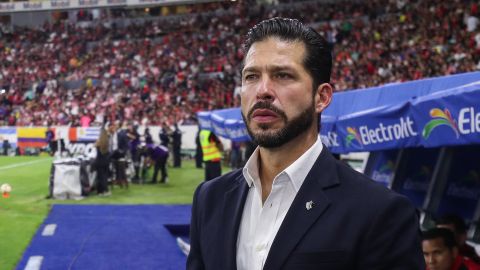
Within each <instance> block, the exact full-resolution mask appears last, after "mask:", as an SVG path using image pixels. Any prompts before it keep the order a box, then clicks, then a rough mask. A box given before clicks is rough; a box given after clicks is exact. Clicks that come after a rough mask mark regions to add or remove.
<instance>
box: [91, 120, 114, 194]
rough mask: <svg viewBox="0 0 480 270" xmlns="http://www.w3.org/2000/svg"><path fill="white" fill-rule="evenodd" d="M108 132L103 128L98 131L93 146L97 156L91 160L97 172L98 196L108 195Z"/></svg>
mask: <svg viewBox="0 0 480 270" xmlns="http://www.w3.org/2000/svg"><path fill="white" fill-rule="evenodd" d="M108 142H109V137H108V132H107V130H106V129H105V128H102V129H101V131H100V136H99V137H98V139H97V141H96V143H95V147H96V148H97V157H96V158H95V160H94V162H93V169H94V170H95V171H96V172H97V178H96V180H97V181H96V184H97V185H96V186H97V194H98V195H100V196H109V195H110V194H111V193H110V192H109V190H108V176H109V167H110V153H109V151H108Z"/></svg>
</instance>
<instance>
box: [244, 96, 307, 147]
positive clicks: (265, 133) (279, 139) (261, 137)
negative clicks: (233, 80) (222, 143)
mask: <svg viewBox="0 0 480 270" xmlns="http://www.w3.org/2000/svg"><path fill="white" fill-rule="evenodd" d="M256 109H267V110H270V111H272V112H274V113H276V114H277V115H278V116H279V117H280V118H281V120H282V121H283V122H284V123H285V126H284V127H283V128H281V129H279V130H269V129H270V128H269V126H270V124H264V123H260V124H258V127H259V128H260V129H261V131H257V132H253V131H252V130H251V129H250V125H249V124H250V122H251V120H252V114H253V112H254V111H255V110H256ZM314 113H315V106H314V104H313V102H312V104H311V106H309V107H308V108H306V109H305V110H304V111H302V113H300V115H298V116H297V117H295V118H293V119H291V120H288V118H287V115H286V114H285V112H283V111H282V110H280V109H278V108H276V107H275V106H273V105H272V104H271V103H270V102H265V101H260V102H258V103H256V104H255V105H254V106H253V107H252V109H250V111H249V112H248V114H247V117H245V115H244V114H243V112H242V117H243V121H244V122H245V126H246V127H247V131H248V134H249V135H250V137H251V138H252V140H253V142H254V143H256V144H257V145H259V146H261V147H265V148H276V147H280V146H282V145H284V144H285V143H287V142H289V141H291V140H292V139H294V138H296V137H297V136H298V135H300V134H301V133H303V132H305V131H307V130H308V129H309V128H310V127H311V126H312V123H313V114H314Z"/></svg>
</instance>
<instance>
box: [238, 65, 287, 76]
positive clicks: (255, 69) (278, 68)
mask: <svg viewBox="0 0 480 270" xmlns="http://www.w3.org/2000/svg"><path fill="white" fill-rule="evenodd" d="M267 69H268V71H269V72H279V71H295V69H294V68H293V67H291V66H287V65H282V66H279V65H274V66H269V67H267ZM258 70H259V68H258V67H255V66H252V67H246V68H244V69H243V70H242V74H243V73H245V72H258Z"/></svg>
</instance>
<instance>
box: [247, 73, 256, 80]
mask: <svg viewBox="0 0 480 270" xmlns="http://www.w3.org/2000/svg"><path fill="white" fill-rule="evenodd" d="M257 77H258V76H257V75H256V74H247V75H245V81H250V80H254V79H256V78H257Z"/></svg>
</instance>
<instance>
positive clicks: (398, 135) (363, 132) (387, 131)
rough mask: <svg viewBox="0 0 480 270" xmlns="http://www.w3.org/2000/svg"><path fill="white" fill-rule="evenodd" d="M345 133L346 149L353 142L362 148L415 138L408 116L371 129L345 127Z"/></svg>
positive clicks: (411, 122)
mask: <svg viewBox="0 0 480 270" xmlns="http://www.w3.org/2000/svg"><path fill="white" fill-rule="evenodd" d="M347 132H348V135H347V137H346V145H347V147H348V146H349V144H351V143H352V142H353V140H355V141H357V142H358V143H359V144H360V145H361V146H362V147H363V146H366V145H370V144H378V143H386V142H390V141H394V140H402V139H406V138H409V137H413V136H417V132H416V131H415V129H414V122H413V120H412V119H410V117H409V116H407V117H405V118H404V117H400V118H399V119H398V122H396V123H391V124H384V123H382V122H380V123H378V125H376V126H373V127H368V126H366V125H364V126H360V127H359V128H358V130H356V129H355V128H352V127H347Z"/></svg>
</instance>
